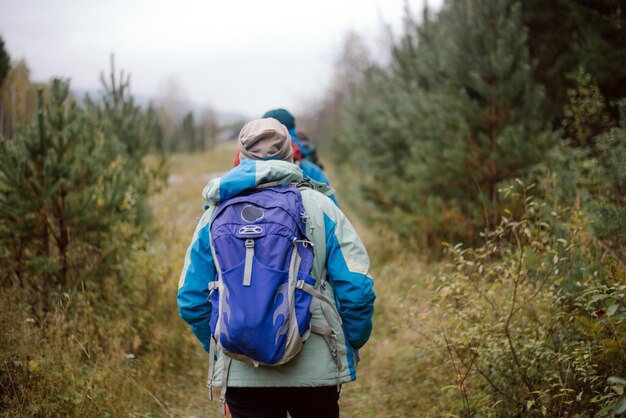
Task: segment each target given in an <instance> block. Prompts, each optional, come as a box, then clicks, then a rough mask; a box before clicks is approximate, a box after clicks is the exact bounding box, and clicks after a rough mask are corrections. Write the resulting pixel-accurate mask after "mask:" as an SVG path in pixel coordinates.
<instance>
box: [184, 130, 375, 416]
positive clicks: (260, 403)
mask: <svg viewBox="0 0 626 418" xmlns="http://www.w3.org/2000/svg"><path fill="white" fill-rule="evenodd" d="M290 141H291V140H290V137H289V133H288V131H287V129H286V128H285V126H283V125H282V124H280V123H279V122H278V121H277V120H275V119H272V118H267V119H257V120H254V121H251V122H249V123H248V124H246V126H245V127H244V128H243V129H242V131H241V133H240V136H239V140H238V147H239V151H240V152H241V157H242V161H241V164H240V165H238V166H237V167H235V168H233V169H232V170H231V171H229V172H228V173H227V174H225V175H224V176H223V177H222V178H220V179H215V180H212V181H210V182H209V184H208V185H207V187H205V189H204V191H203V197H204V199H205V201H206V206H205V207H206V211H205V213H204V215H203V216H202V218H201V219H200V221H199V224H198V226H197V228H196V232H195V233H194V236H193V239H192V242H191V245H190V246H189V249H188V250H187V255H186V257H185V263H184V267H183V271H182V273H181V276H180V282H179V288H178V307H179V312H180V315H181V317H182V318H183V319H184V320H185V321H186V322H187V323H188V324H189V325H190V327H191V329H192V331H193V332H194V334H195V335H196V336H197V338H198V339H199V340H200V342H201V344H202V345H203V347H204V349H205V350H206V351H207V352H209V357H210V362H211V363H212V364H211V365H210V367H209V368H210V372H209V390H211V387H212V386H215V387H221V388H222V398H223V399H224V400H225V401H226V403H227V404H228V407H229V410H230V413H231V414H232V417H233V418H245V417H255V418H259V417H268V418H274V417H275V418H285V416H286V415H287V413H289V414H290V415H291V416H292V417H293V418H306V417H338V416H339V406H338V400H339V388H340V387H341V385H342V384H345V383H348V382H351V381H354V380H355V379H356V369H357V364H358V362H359V355H358V350H359V349H360V348H361V347H363V345H364V344H365V343H366V342H367V340H368V339H369V337H370V333H371V330H372V315H373V312H374V300H375V297H376V296H375V293H374V290H373V280H372V278H371V277H370V276H369V258H368V255H367V252H366V250H365V247H364V245H363V243H362V241H361V239H360V238H359V236H358V234H357V232H356V231H355V229H354V227H353V226H352V224H351V223H350V222H349V221H348V219H347V218H346V216H345V215H344V214H343V212H342V211H341V210H340V209H339V208H338V207H337V206H336V205H335V204H334V203H333V202H332V201H331V200H330V199H329V198H328V197H327V196H325V195H324V194H323V192H325V191H326V190H327V186H324V185H322V184H319V183H316V182H313V181H311V180H307V181H304V177H303V175H302V171H301V170H300V168H298V167H297V166H296V165H294V164H293V163H292V147H291V142H290ZM294 185H297V186H298V187H294ZM268 196H269V197H270V198H268ZM254 199H257V201H259V202H261V201H262V202H265V206H264V205H263V204H258V205H256V204H251V203H249V202H250V201H253V200H254ZM277 207H278V208H279V209H280V208H282V209H284V210H285V211H286V212H285V213H291V214H292V215H291V216H290V217H289V216H288V217H287V218H290V219H291V218H293V219H292V220H293V221H294V222H295V224H298V225H300V227H299V229H298V228H296V229H295V230H296V231H298V230H299V231H304V232H305V233H304V234H303V235H301V236H299V237H294V238H293V253H292V258H290V259H291V263H287V264H288V266H287V267H281V268H271V266H269V263H272V262H273V260H280V259H283V258H284V257H283V255H281V254H280V251H279V250H278V248H280V244H279V241H278V240H280V239H281V238H280V237H279V235H283V236H286V235H287V236H291V235H289V234H286V233H284V232H272V231H275V229H273V228H277V227H281V228H282V225H278V224H279V222H278V221H274V220H271V219H265V218H264V217H269V218H271V217H272V216H274V215H272V213H274V212H272V211H274V210H275V209H276V208H277ZM292 208H295V209H296V211H295V212H294V211H291V212H289V211H290V210H291V209H292ZM233 210H234V211H235V212H232V211H233ZM229 211H231V212H232V213H235V214H236V216H230V215H228V213H231V212H229ZM294 213H299V216H294V215H293V214H294ZM227 215H228V216H227ZM229 216H230V217H229ZM296 218H297V219H296ZM246 222H250V224H246ZM255 222H256V223H255ZM264 222H265V223H264ZM242 223H243V224H242ZM240 225H241V226H240ZM225 231H226V232H225ZM229 231H231V232H229ZM229 234H231V235H229ZM255 234H256V235H255ZM272 234H275V235H272ZM240 238H241V243H239V239H240ZM272 239H276V240H277V241H275V242H276V244H275V245H268V243H269V242H273V241H271V240H272ZM244 242H245V248H243V247H244V244H243V243H244ZM288 242H289V243H291V241H288ZM229 245H231V247H229ZM264 245H268V248H264V247H263V246H264ZM238 246H241V247H242V248H241V251H242V253H241V254H242V255H241V256H235V255H233V254H229V253H228V252H229V251H230V252H237V251H239V250H238ZM230 248H233V249H230ZM229 249H230V250H229ZM244 254H245V255H244ZM294 256H295V258H294ZM244 257H245V261H243V260H241V258H244ZM229 259H232V260H229ZM287 259H288V260H289V257H288V258H287ZM294 260H296V261H294ZM264 263H265V264H264ZM223 264H226V265H223ZM294 265H296V266H298V267H295V270H294ZM275 267H276V266H275ZM287 269H288V270H289V274H287V271H281V270H287ZM296 271H297V281H294V282H292V281H291V280H292V279H291V277H292V276H296V274H295V272H296ZM292 273H293V274H292ZM266 275H269V276H272V277H273V276H276V275H278V276H281V275H284V276H285V280H287V279H286V277H287V276H289V281H288V282H287V281H286V282H285V283H284V284H283V285H281V286H279V287H278V288H277V291H276V293H275V294H276V296H272V297H271V298H270V302H268V303H269V305H270V306H272V302H274V303H277V304H279V305H281V306H283V302H284V301H288V300H291V301H294V300H295V302H293V303H295V304H298V303H301V302H302V301H307V303H310V307H309V308H308V309H305V310H304V311H302V309H299V308H298V307H296V308H295V310H294V311H293V313H294V314H293V315H292V316H291V318H292V321H287V320H285V319H284V318H285V317H287V316H289V315H288V313H283V312H284V311H283V310H282V308H280V309H278V308H277V309H276V311H275V313H274V314H273V315H271V312H272V311H270V315H269V316H270V318H260V317H258V316H259V315H251V314H249V312H252V311H254V310H255V309H258V307H259V305H262V304H265V303H266V302H262V301H261V299H262V295H263V293H264V292H266V290H267V289H266V288H267V287H269V286H271V284H270V281H266V279H265V276H266ZM281 277H282V276H281ZM229 283H230V284H229ZM287 283H289V285H288V284H287ZM283 287H285V288H289V289H291V290H289V292H295V296H293V295H294V293H289V294H288V292H287V290H284V293H282V290H281V289H283ZM250 292H251V293H250ZM270 294H271V295H274V291H273V290H272V291H271V292H270ZM280 295H282V296H280ZM288 295H289V297H288ZM246 298H249V299H246ZM238 300H239V301H240V304H239V305H237V303H238V302H237V301H238ZM286 303H287V302H285V304H286ZM272 309H274V308H272ZM218 311H219V314H217V313H218ZM246 313H248V314H246ZM281 318H283V319H281ZM296 319H297V320H296ZM247 321H256V322H258V323H259V324H260V325H258V329H255V328H246V330H247V331H246V332H243V331H240V330H241V329H244V328H243V325H242V327H240V328H237V326H238V325H237V324H243V323H245V322H247ZM308 321H310V323H309V322H308ZM266 323H268V324H269V328H271V327H272V324H273V325H275V327H278V331H277V332H276V333H275V338H274V334H272V335H271V338H269V339H267V338H265V337H266V336H265V335H264V334H262V328H263V327H264V325H263V324H266ZM281 324H282V325H281ZM285 327H286V328H288V329H286V328H285ZM294 335H295V337H294V339H293V340H292V339H287V336H290V337H289V338H291V336H294ZM301 340H304V341H305V342H304V343H303V344H302V342H301ZM280 341H288V342H286V343H285V344H283V345H281V343H280ZM294 341H295V342H294ZM275 342H276V347H282V348H280V350H278V351H276V350H274V349H273V347H274V345H275ZM243 346H249V347H243ZM294 347H295V348H294ZM246 350H247V351H246ZM213 360H215V363H214V364H213ZM226 389H227V390H226Z"/></svg>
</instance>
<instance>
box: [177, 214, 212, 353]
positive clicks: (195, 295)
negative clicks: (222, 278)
mask: <svg viewBox="0 0 626 418" xmlns="http://www.w3.org/2000/svg"><path fill="white" fill-rule="evenodd" d="M209 212H212V211H210V210H209V211H207V212H205V214H204V216H203V217H202V218H201V219H200V222H199V224H198V227H197V228H196V232H195V234H194V236H193V239H192V241H191V245H190V246H189V249H188V250H187V255H186V256H185V264H184V267H183V271H182V272H181V275H180V281H179V283H178V297H177V302H178V312H179V314H180V316H181V317H182V318H183V319H184V320H185V322H187V324H189V326H190V327H191V330H192V331H193V333H194V334H195V335H196V337H197V338H198V339H199V340H200V342H201V343H202V346H203V347H204V349H205V350H206V351H209V343H210V342H211V327H210V325H209V324H210V319H211V303H210V302H209V300H208V297H209V287H208V286H209V281H212V280H215V275H216V269H215V265H214V263H213V255H212V253H211V241H210V238H209V220H210V218H211V214H210V213H209Z"/></svg>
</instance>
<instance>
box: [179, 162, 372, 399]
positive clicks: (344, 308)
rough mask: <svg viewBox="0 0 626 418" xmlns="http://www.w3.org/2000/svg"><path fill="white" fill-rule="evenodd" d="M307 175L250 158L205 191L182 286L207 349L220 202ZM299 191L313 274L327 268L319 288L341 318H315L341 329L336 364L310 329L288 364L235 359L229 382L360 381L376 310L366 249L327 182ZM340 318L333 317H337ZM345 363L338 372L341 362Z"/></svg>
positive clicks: (187, 313) (186, 310) (188, 316)
mask: <svg viewBox="0 0 626 418" xmlns="http://www.w3.org/2000/svg"><path fill="white" fill-rule="evenodd" d="M303 180H304V177H303V174H302V170H300V168H299V167H297V166H296V165H294V164H292V163H289V162H285V161H274V160H270V161H255V160H250V159H246V160H243V161H242V162H241V164H240V165H239V166H237V167H235V168H233V169H232V170H231V171H229V172H228V173H227V174H225V175H224V176H223V177H221V178H219V179H214V180H211V181H210V182H209V183H208V185H207V186H206V187H205V189H204V191H203V197H204V199H205V202H206V206H205V207H206V208H207V209H206V211H205V212H204V214H203V216H202V218H201V219H200V221H199V223H198V226H197V228H196V231H195V233H194V236H193V238H192V241H191V245H190V246H189V248H188V250H187V255H186V257H185V262H184V266H183V270H182V273H181V275H180V281H179V286H178V298H177V301H178V309H179V313H180V316H181V317H182V318H183V319H184V320H185V321H186V322H187V323H188V324H189V326H190V327H191V330H192V331H193V332H194V334H195V335H196V337H197V338H198V339H199V340H200V343H201V344H202V346H203V347H204V348H205V350H207V351H209V346H210V342H211V338H212V336H211V332H212V331H211V329H210V326H209V320H210V317H211V304H210V303H209V301H208V296H209V288H208V284H209V281H211V280H214V278H215V275H216V268H215V265H214V262H213V256H212V253H211V240H210V222H211V219H212V217H213V212H214V210H215V208H216V206H217V204H218V203H219V202H221V201H223V200H226V199H229V198H231V197H233V196H236V195H238V194H240V193H241V192H243V191H245V190H248V189H250V188H253V187H256V186H258V185H260V184H263V183H269V182H278V183H279V184H285V185H287V184H294V183H300V182H302V181H303ZM311 186H312V187H311V188H305V189H304V190H302V203H303V205H304V208H305V211H306V212H307V215H308V220H307V238H308V239H309V240H310V241H311V242H313V243H314V247H313V248H314V252H315V260H314V265H313V271H312V276H313V277H314V278H315V279H316V284H319V283H321V282H320V281H321V279H322V275H323V274H324V273H325V272H327V282H328V284H329V286H322V287H320V288H319V290H320V292H322V293H323V294H324V295H325V296H326V297H327V298H328V299H330V300H332V301H334V302H335V305H336V308H337V311H338V312H339V315H340V318H338V317H337V318H330V319H327V318H326V317H325V316H324V315H323V313H322V312H321V309H319V308H318V309H317V310H316V311H314V312H313V320H315V321H326V322H327V323H328V325H329V326H330V327H332V328H334V329H336V330H337V331H338V335H337V343H338V356H339V359H340V360H341V361H340V362H336V360H335V358H333V356H332V355H331V353H330V350H329V348H328V346H327V343H326V341H325V340H324V338H323V337H322V336H320V335H317V334H313V333H312V334H311V336H310V337H309V339H308V340H307V342H306V344H304V346H303V348H302V351H301V352H300V353H299V354H298V356H297V357H296V358H294V359H293V360H291V361H290V362H289V363H287V364H284V365H282V366H276V367H263V366H260V367H254V366H252V365H250V364H247V363H243V362H240V361H237V360H233V361H232V364H231V366H230V372H229V377H228V386H235V387H272V386H273V387H276V386H291V387H296V386H332V385H335V384H337V383H338V380H339V383H347V382H350V381H353V380H355V379H356V367H357V363H358V358H359V357H358V349H360V348H361V347H362V346H363V345H364V344H365V343H366V342H367V340H368V339H369V337H370V333H371V330H372V315H373V313H374V300H375V298H376V295H375V293H374V290H373V284H374V282H373V280H372V278H371V277H370V275H369V264H370V263H369V257H368V255H367V251H366V250H365V247H364V245H363V242H362V241H361V239H360V237H359V236H358V234H357V233H356V231H355V229H354V227H353V226H352V224H351V223H350V221H349V220H348V219H347V218H346V216H345V215H344V213H343V212H342V211H341V210H340V209H339V208H338V207H337V205H335V204H334V203H333V202H332V201H331V200H330V199H329V198H328V197H327V196H326V195H325V193H326V194H332V189H330V188H329V187H328V186H326V185H323V184H319V183H315V182H312V183H311ZM335 316H336V315H335ZM223 361H224V355H223V354H222V353H220V352H218V353H217V364H216V367H215V372H214V376H213V381H214V384H215V386H220V385H221V382H222V371H223V367H221V365H223ZM339 363H340V365H341V367H340V370H338V368H337V365H338V364H339Z"/></svg>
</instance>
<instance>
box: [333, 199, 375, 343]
mask: <svg viewBox="0 0 626 418" xmlns="http://www.w3.org/2000/svg"><path fill="white" fill-rule="evenodd" d="M331 209H332V210H330V211H329V212H328V213H326V212H325V214H324V228H325V232H326V268H327V270H328V276H329V282H330V284H331V286H333V289H334V292H335V298H336V302H337V309H338V310H339V314H340V315H341V319H342V320H343V327H344V332H345V334H346V337H347V338H348V342H350V345H351V346H352V347H353V348H355V349H359V348H361V347H362V346H363V345H364V344H365V343H366V342H367V340H368V339H369V337H370V334H371V332H372V316H373V314H374V300H375V299H376V294H375V293H374V289H373V286H374V281H373V280H372V278H371V277H370V276H369V257H368V255H367V251H366V250H365V246H364V245H363V242H362V241H361V238H360V237H359V235H358V234H357V233H356V231H355V229H354V227H353V226H352V224H351V223H350V221H349V220H348V219H347V218H346V216H345V215H344V214H343V212H342V211H341V210H340V209H338V208H337V207H336V206H333V208H331Z"/></svg>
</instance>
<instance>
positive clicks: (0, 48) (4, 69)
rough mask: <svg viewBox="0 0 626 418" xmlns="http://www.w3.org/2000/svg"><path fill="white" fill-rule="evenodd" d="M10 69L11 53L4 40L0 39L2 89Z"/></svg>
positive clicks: (0, 78)
mask: <svg viewBox="0 0 626 418" xmlns="http://www.w3.org/2000/svg"><path fill="white" fill-rule="evenodd" d="M10 68H11V58H10V57H9V53H8V52H7V50H6V48H5V46H4V39H2V37H0V87H2V82H3V81H4V79H5V78H6V76H7V74H8V73H9V69H10Z"/></svg>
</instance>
